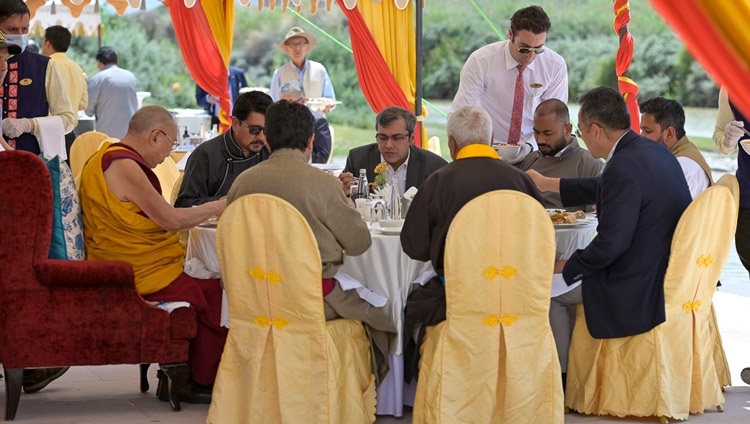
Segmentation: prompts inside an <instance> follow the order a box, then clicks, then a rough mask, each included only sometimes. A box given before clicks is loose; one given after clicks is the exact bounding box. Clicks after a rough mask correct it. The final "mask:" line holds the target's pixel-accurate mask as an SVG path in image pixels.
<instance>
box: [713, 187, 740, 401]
mask: <svg viewBox="0 0 750 424" xmlns="http://www.w3.org/2000/svg"><path fill="white" fill-rule="evenodd" d="M716 184H717V185H722V186H724V187H726V188H728V189H729V191H730V192H731V193H732V198H734V202H735V208H737V210H738V211H739V207H740V184H739V182H738V181H737V177H735V176H734V175H732V174H724V175H722V176H721V178H719V181H716ZM735 231H736V225H735ZM708 324H709V331H710V332H711V339H712V340H713V351H714V364H715V365H716V374H717V375H718V376H719V382H720V383H721V385H722V386H723V387H728V386H731V385H732V374H731V373H730V372H729V361H727V355H726V353H725V352H724V343H723V342H722V341H721V333H720V332H719V322H718V321H717V319H716V310H715V308H714V305H713V303H712V304H711V320H710V321H709V322H708Z"/></svg>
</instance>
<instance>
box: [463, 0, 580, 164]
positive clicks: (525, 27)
mask: <svg viewBox="0 0 750 424" xmlns="http://www.w3.org/2000/svg"><path fill="white" fill-rule="evenodd" d="M550 27H551V23H550V20H549V17H548V16H547V13H546V12H545V11H544V9H542V8H541V7H539V6H529V7H526V8H523V9H519V10H518V11H516V12H515V13H514V14H513V16H512V17H511V18H510V29H508V40H505V41H499V42H496V43H492V44H489V45H487V46H484V47H482V48H480V49H479V50H477V51H475V52H474V53H472V54H471V55H470V56H469V58H468V59H467V60H466V63H465V64H464V67H463V69H462V70H461V81H460V83H459V86H458V92H456V96H455V97H454V99H453V106H452V110H456V109H458V108H460V107H462V106H481V107H483V108H484V109H485V110H486V111H487V112H488V113H489V114H490V116H491V117H492V131H493V134H494V140H493V144H504V143H509V144H520V145H521V146H522V147H523V150H522V152H521V153H520V154H518V155H517V156H516V159H515V160H514V161H513V162H519V161H521V160H522V159H523V158H524V156H526V154H527V153H528V152H529V151H531V150H533V149H535V148H536V141H535V140H534V133H533V131H532V128H533V125H534V110H535V109H536V107H537V106H538V105H539V104H540V103H541V102H542V101H544V100H547V99H560V100H561V101H562V102H563V103H567V102H568V70H567V65H566V63H565V59H563V58H562V56H560V55H559V54H557V53H555V52H554V51H552V50H551V49H549V48H547V47H546V46H545V42H546V40H547V32H549V29H550Z"/></svg>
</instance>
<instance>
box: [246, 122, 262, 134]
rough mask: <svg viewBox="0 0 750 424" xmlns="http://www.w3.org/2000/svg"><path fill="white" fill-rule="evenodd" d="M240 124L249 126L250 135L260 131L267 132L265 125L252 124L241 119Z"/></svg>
mask: <svg viewBox="0 0 750 424" xmlns="http://www.w3.org/2000/svg"><path fill="white" fill-rule="evenodd" d="M240 125H244V126H246V127H247V132H249V133H250V135H258V134H260V133H264V134H265V132H266V128H265V127H261V126H260V125H250V124H247V123H245V121H240Z"/></svg>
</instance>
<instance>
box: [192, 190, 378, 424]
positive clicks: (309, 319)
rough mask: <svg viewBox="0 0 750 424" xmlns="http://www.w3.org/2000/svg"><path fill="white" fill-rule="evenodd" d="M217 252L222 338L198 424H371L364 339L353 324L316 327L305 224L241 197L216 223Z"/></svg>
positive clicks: (280, 205)
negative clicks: (225, 331)
mask: <svg viewBox="0 0 750 424" xmlns="http://www.w3.org/2000/svg"><path fill="white" fill-rule="evenodd" d="M258 222H262V223H263V225H258ZM216 245H217V250H218V257H219V263H220V265H221V275H222V280H223V283H224V288H225V290H226V295H227V299H228V304H229V305H228V306H229V335H228V337H227V342H226V345H225V346H224V353H223V355H222V357H221V363H220V364H219V371H218V374H217V376H216V382H215V384H214V390H213V394H212V400H211V406H210V407H209V411H208V418H207V421H206V422H207V423H230V422H235V423H249V422H252V423H258V424H263V423H269V424H270V423H289V424H296V423H303V422H309V423H341V424H348V423H372V422H374V420H375V380H374V376H373V374H372V370H371V366H370V345H369V341H368V338H367V336H366V335H365V331H364V327H363V326H362V324H361V323H360V322H359V321H355V320H351V319H336V320H332V321H326V320H325V316H324V312H323V297H322V291H321V272H322V264H321V260H320V253H319V251H318V246H317V242H316V240H315V236H314V235H313V233H312V230H310V227H309V225H308V224H307V221H306V220H305V218H304V217H303V216H302V215H301V214H300V213H299V212H298V211H297V210H296V209H295V208H294V207H293V206H292V205H290V204H289V203H287V202H286V201H284V200H282V199H280V198H278V197H274V196H271V195H267V194H251V195H247V196H243V197H241V198H239V199H237V200H235V201H234V202H232V203H231V204H230V205H229V207H228V208H227V209H226V211H224V213H223V214H222V216H221V219H220V221H219V226H218V229H217V234H216Z"/></svg>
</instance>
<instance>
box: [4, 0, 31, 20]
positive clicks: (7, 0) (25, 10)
mask: <svg viewBox="0 0 750 424" xmlns="http://www.w3.org/2000/svg"><path fill="white" fill-rule="evenodd" d="M14 15H29V16H31V12H29V7H28V6H26V3H24V1H23V0H0V23H2V22H5V20H6V19H8V18H10V17H11V16H14Z"/></svg>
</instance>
